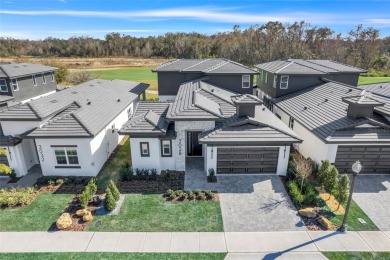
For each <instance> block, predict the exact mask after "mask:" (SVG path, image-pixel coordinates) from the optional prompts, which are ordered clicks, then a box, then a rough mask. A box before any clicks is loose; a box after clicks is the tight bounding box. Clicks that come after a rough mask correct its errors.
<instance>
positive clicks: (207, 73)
mask: <svg viewBox="0 0 390 260" xmlns="http://www.w3.org/2000/svg"><path fill="white" fill-rule="evenodd" d="M152 71H153V72H157V78H158V94H159V99H160V101H165V100H174V99H175V96H176V95H177V92H178V91H179V88H180V86H181V84H182V83H184V82H190V81H192V80H195V79H200V78H202V80H203V81H204V82H208V83H210V84H214V85H217V86H223V88H225V89H227V90H231V91H234V92H236V93H241V94H252V93H253V85H254V82H253V76H254V75H255V74H257V72H256V71H254V70H251V69H249V68H248V67H246V66H244V65H242V64H239V63H237V62H234V61H231V60H227V59H178V60H174V61H170V62H167V63H164V64H161V65H160V66H158V67H156V68H155V69H153V70H152Z"/></svg>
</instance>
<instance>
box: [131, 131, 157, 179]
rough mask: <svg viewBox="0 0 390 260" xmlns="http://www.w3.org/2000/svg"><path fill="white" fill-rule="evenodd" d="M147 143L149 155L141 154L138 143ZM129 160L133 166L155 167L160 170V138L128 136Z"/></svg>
mask: <svg viewBox="0 0 390 260" xmlns="http://www.w3.org/2000/svg"><path fill="white" fill-rule="evenodd" d="M141 142H147V143H149V157H142V156H141V148H140V143H141ZM130 147H131V162H132V165H133V168H134V169H136V168H139V169H153V168H154V169H157V172H160V171H161V161H160V159H161V157H160V140H159V139H158V138H130Z"/></svg>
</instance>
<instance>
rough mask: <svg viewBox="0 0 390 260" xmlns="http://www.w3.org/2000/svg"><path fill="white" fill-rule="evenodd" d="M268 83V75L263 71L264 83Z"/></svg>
mask: <svg viewBox="0 0 390 260" xmlns="http://www.w3.org/2000/svg"><path fill="white" fill-rule="evenodd" d="M267 82H268V73H267V72H265V71H264V83H267Z"/></svg>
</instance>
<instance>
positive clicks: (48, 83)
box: [0, 63, 57, 106]
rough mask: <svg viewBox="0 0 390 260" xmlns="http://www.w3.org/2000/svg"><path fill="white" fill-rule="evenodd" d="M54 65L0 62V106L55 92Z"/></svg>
mask: <svg viewBox="0 0 390 260" xmlns="http://www.w3.org/2000/svg"><path fill="white" fill-rule="evenodd" d="M55 70H57V68H55V67H50V66H44V65H39V64H30V63H1V64H0V106H7V103H9V104H15V103H18V102H25V101H28V100H30V99H33V98H38V97H41V96H44V95H48V94H52V93H55V91H56V88H57V83H56V79H55V75H54V71H55Z"/></svg>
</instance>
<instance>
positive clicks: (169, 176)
mask: <svg viewBox="0 0 390 260" xmlns="http://www.w3.org/2000/svg"><path fill="white" fill-rule="evenodd" d="M163 178H164V181H165V182H169V181H171V180H172V178H173V176H172V173H171V171H170V170H166V171H165V172H164V174H163Z"/></svg>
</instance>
